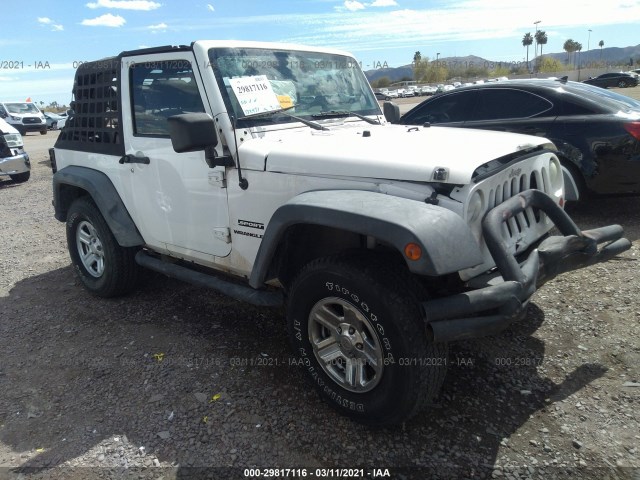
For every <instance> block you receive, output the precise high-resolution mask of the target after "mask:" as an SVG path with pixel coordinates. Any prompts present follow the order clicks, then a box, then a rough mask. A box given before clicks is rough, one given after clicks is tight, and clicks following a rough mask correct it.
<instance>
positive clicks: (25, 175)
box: [9, 171, 31, 183]
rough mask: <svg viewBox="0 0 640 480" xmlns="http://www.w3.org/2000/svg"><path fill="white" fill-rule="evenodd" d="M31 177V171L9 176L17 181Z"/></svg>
mask: <svg viewBox="0 0 640 480" xmlns="http://www.w3.org/2000/svg"><path fill="white" fill-rule="evenodd" d="M29 177H31V172H30V171H29V172H22V173H16V174H14V175H9V178H11V180H13V181H14V182H16V183H23V182H26V181H27V180H29Z"/></svg>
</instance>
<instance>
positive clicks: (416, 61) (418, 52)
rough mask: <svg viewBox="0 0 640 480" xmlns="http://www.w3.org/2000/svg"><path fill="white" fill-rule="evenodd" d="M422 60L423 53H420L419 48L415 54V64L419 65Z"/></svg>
mask: <svg viewBox="0 0 640 480" xmlns="http://www.w3.org/2000/svg"><path fill="white" fill-rule="evenodd" d="M420 60H422V54H421V53H420V50H418V51H417V52H416V53H414V54H413V64H414V65H418V64H419V63H420Z"/></svg>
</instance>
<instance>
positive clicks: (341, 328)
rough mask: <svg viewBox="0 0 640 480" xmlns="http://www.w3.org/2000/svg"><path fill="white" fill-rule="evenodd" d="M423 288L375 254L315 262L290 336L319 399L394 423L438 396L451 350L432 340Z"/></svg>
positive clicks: (357, 416) (301, 281)
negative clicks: (423, 309) (421, 302)
mask: <svg viewBox="0 0 640 480" xmlns="http://www.w3.org/2000/svg"><path fill="white" fill-rule="evenodd" d="M420 298H422V294H421V290H420V288H419V287H418V285H417V284H416V283H415V282H414V281H413V279H412V277H411V275H410V274H409V273H408V271H406V270H405V269H403V268H402V267H400V266H395V265H393V264H391V263H387V262H383V261H380V260H378V259H377V258H376V257H374V256H370V255H355V256H354V255H351V256H346V255H341V256H335V257H327V258H322V259H319V260H315V261H313V262H311V263H310V264H308V265H307V266H306V267H304V268H303V269H302V271H301V272H300V273H299V274H298V276H297V277H296V279H295V280H294V282H293V284H292V287H291V290H290V295H289V298H288V308H287V321H288V329H289V337H290V340H291V343H292V345H293V347H294V350H295V352H296V354H297V355H299V356H300V358H301V360H302V362H303V364H304V368H305V370H306V371H307V374H308V375H309V376H310V378H311V381H312V383H313V384H314V386H315V388H316V389H317V390H318V392H319V394H320V396H321V397H322V398H323V399H324V400H326V401H327V402H328V403H329V404H330V405H331V406H332V407H333V408H335V409H337V410H339V411H340V412H341V413H343V414H346V415H347V416H349V417H351V418H353V419H354V420H356V421H359V422H361V423H366V424H371V425H390V424H397V423H400V422H403V421H405V420H407V419H408V418H410V417H411V416H413V415H414V414H416V413H417V412H418V411H419V410H420V408H421V407H422V406H423V405H424V404H425V403H426V402H428V401H429V400H431V399H432V398H433V397H434V396H436V395H437V393H438V392H439V390H440V387H441V385H442V382H443V381H444V376H445V373H446V363H447V346H446V344H434V343H432V342H430V341H429V340H428V338H427V333H426V329H425V325H424V320H423V315H422V313H421V309H420V307H419V299H420Z"/></svg>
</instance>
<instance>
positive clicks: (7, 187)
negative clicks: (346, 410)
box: [0, 88, 640, 479]
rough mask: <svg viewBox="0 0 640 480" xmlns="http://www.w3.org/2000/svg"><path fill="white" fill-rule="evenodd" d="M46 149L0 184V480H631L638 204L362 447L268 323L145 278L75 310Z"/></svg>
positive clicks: (637, 395) (635, 459)
mask: <svg viewBox="0 0 640 480" xmlns="http://www.w3.org/2000/svg"><path fill="white" fill-rule="evenodd" d="M622 93H624V94H631V95H632V96H634V97H635V98H640V95H638V94H639V93H640V88H636V89H625V90H623V91H622ZM418 101H420V99H401V100H400V102H398V103H402V104H403V108H408V107H409V106H410V105H411V104H415V103H417V102H418ZM56 136H57V132H49V134H47V135H45V136H40V135H35V134H30V135H28V136H26V138H25V149H26V150H27V152H28V153H29V154H30V156H31V159H32V177H31V179H30V180H29V181H28V182H27V183H25V184H19V185H18V184H12V183H11V182H9V181H5V180H2V181H0V224H1V228H0V242H1V243H0V245H2V255H1V256H0V318H1V320H0V352H2V353H1V354H0V358H1V359H2V363H0V389H2V392H3V394H2V395H1V396H0V478H5V477H8V478H21V477H20V475H22V474H24V473H28V474H30V475H31V476H33V477H35V478H40V477H41V478H92V477H94V476H95V477H98V476H99V477H112V478H121V477H122V476H125V475H129V474H131V478H133V477H134V476H135V478H160V477H161V476H162V477H163V478H186V477H188V476H189V475H193V476H194V477H195V476H197V475H202V474H205V473H207V474H210V475H213V477H212V478H243V477H244V478H246V477H245V475H244V469H245V468H252V467H264V468H276V467H279V468H292V469H293V468H295V469H301V468H306V469H308V471H309V472H313V473H314V475H313V476H318V475H317V474H316V472H320V473H322V472H323V471H324V472H325V473H326V472H328V471H329V470H327V469H336V468H341V469H362V473H363V475H361V476H365V477H371V476H372V473H373V469H389V472H390V474H391V475H392V477H391V478H405V479H409V478H428V477H432V476H435V477H444V478H447V477H448V478H459V477H468V478H471V477H479V478H492V477H502V478H594V479H596V478H598V479H599V478H605V477H609V478H638V475H639V470H638V469H640V454H639V452H638V446H637V445H638V444H640V433H639V432H640V413H639V408H638V407H639V404H640V383H639V382H640V373H639V372H640V367H639V365H640V342H639V341H638V337H639V335H640V301H639V300H638V291H639V290H640V268H639V266H638V258H639V256H640V241H639V239H640V218H639V216H638V212H639V211H640V198H635V197H626V198H606V199H595V200H592V201H589V202H586V203H584V204H582V205H580V206H578V207H575V208H573V209H572V216H573V217H574V220H575V221H576V223H577V224H578V225H579V226H580V227H581V228H583V229H588V228H592V227H596V226H600V225H603V224H610V223H620V224H622V225H623V226H624V228H625V231H626V236H627V237H628V238H629V239H630V240H632V242H633V247H632V249H631V250H629V251H627V252H625V253H624V254H623V255H622V256H621V257H620V258H618V259H616V260H613V261H611V262H608V263H604V264H600V265H597V266H594V267H590V268H587V269H583V270H580V271H577V272H574V273H571V274H567V275H564V276H562V277H560V278H558V279H556V280H554V281H552V282H550V283H549V284H547V285H546V286H545V287H544V288H543V289H542V290H541V291H539V292H538V293H537V294H536V295H535V296H534V299H533V301H532V303H531V304H530V306H529V311H528V316H527V319H526V320H525V321H522V322H520V323H517V324H515V325H514V326H512V327H511V328H509V329H508V330H507V331H505V332H504V333H502V334H500V335H498V336H496V337H490V338H484V339H480V340H476V341H469V342H460V343H456V344H453V345H451V347H450V357H449V372H448V376H447V380H446V381H445V385H444V388H443V391H442V394H441V395H440V396H439V397H438V398H437V399H436V402H435V403H434V404H433V405H430V407H429V408H428V409H426V410H424V411H423V412H422V413H421V414H420V415H418V416H417V417H416V418H415V419H414V420H413V421H412V422H410V423H407V424H405V425H402V426H399V427H397V428H391V429H375V430H374V429H370V428H367V427H364V426H361V425H358V424H354V423H353V422H351V421H350V420H348V419H346V418H344V417H341V416H340V415H338V414H337V413H335V412H334V411H333V410H332V409H331V408H329V406H327V405H325V404H324V403H322V402H321V401H320V400H319V398H318V397H317V395H316V394H315V392H314V391H313V389H312V387H311V385H310V384H309V383H308V382H307V381H306V380H305V376H304V372H303V371H302V368H301V367H299V366H297V365H296V364H295V362H292V358H293V357H292V355H291V353H290V350H289V346H288V344H287V340H286V332H285V323H284V315H283V312H282V311H281V310H278V309H264V308H262V309H261V308H257V307H253V306H250V305H248V304H245V303H241V302H238V301H235V300H232V299H229V298H227V297H224V296H222V295H219V294H217V293H215V292H213V291H210V290H205V289H200V288H196V287H193V286H190V285H187V284H183V283H180V282H178V281H176V280H172V279H168V278H166V277H164V276H162V275H160V274H155V273H148V274H146V276H145V279H144V283H143V285H142V286H141V288H140V289H139V290H138V291H137V292H136V293H135V294H133V295H130V296H128V297H123V298H117V299H110V300H105V299H98V298H95V297H92V296H91V295H89V294H88V293H86V292H85V290H83V288H82V287H81V286H80V285H79V283H78V282H77V281H76V279H75V277H74V273H73V271H72V269H71V267H70V262H69V257H68V253H67V248H66V240H65V228H64V224H62V223H59V222H58V221H56V220H55V219H54V218H53V208H52V206H51V175H52V174H51V170H50V165H49V162H48V154H47V150H48V148H49V147H50V146H52V145H53V143H54V141H55V138H56ZM316 469H318V470H316ZM322 469H325V470H322ZM356 474H358V475H360V474H359V472H356ZM300 476H302V475H300ZM326 476H330V475H326ZM307 478H309V477H307ZM357 478H359V477H357Z"/></svg>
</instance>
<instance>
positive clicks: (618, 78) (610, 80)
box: [583, 73, 638, 88]
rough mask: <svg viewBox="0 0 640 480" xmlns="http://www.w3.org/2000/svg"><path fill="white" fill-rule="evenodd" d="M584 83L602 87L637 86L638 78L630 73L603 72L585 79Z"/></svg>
mask: <svg viewBox="0 0 640 480" xmlns="http://www.w3.org/2000/svg"><path fill="white" fill-rule="evenodd" d="M583 83H587V84H589V85H595V86H596V87H601V88H610V87H619V88H625V87H636V86H637V85H638V78H637V77H634V76H632V75H629V74H628V73H603V74H602V75H598V76H597V77H595V78H590V79H588V80H585V81H584V82H583Z"/></svg>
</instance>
